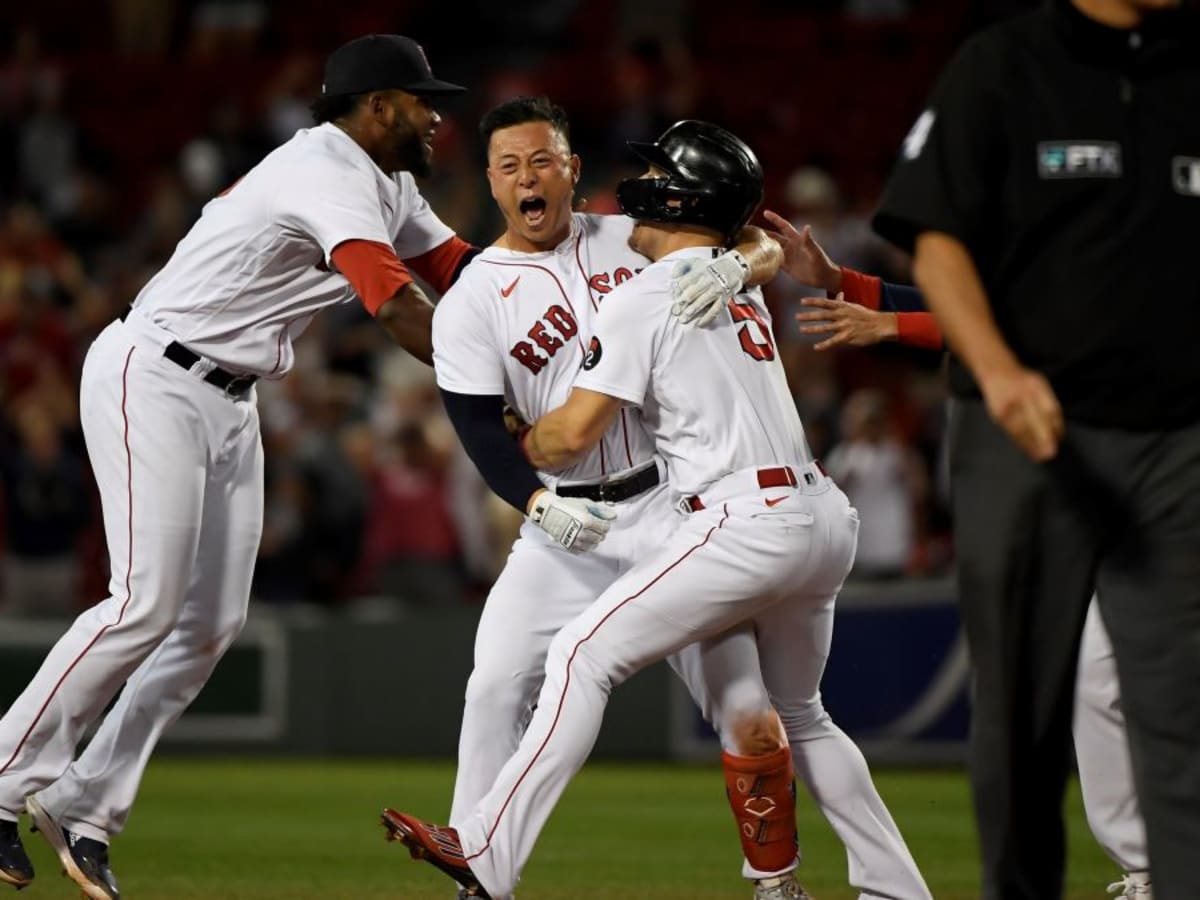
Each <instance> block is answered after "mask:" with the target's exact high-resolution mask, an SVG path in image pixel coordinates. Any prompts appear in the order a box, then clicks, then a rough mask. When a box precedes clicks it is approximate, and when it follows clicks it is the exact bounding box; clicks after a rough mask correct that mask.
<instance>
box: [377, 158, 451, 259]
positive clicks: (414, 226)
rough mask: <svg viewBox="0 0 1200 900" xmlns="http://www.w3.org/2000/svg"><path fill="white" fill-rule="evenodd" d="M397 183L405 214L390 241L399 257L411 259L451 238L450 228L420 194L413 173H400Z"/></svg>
mask: <svg viewBox="0 0 1200 900" xmlns="http://www.w3.org/2000/svg"><path fill="white" fill-rule="evenodd" d="M397 184H399V185H400V190H401V192H402V196H403V197H404V208H405V209H406V210H407V215H405V217H404V220H403V221H402V222H401V223H400V230H399V231H398V232H397V233H396V238H395V240H394V241H393V242H392V243H393V244H394V245H395V247H396V255H398V256H399V257H400V258H401V259H412V258H413V257H415V256H421V255H423V254H425V253H428V252H429V251H430V250H432V249H433V248H435V247H437V246H438V245H439V244H444V243H446V241H448V240H450V238H452V237H454V231H453V229H451V228H450V226H449V225H447V224H446V223H445V222H443V221H442V220H441V219H439V218H438V217H437V213H435V212H434V211H433V208H432V207H430V205H429V202H428V201H427V200H426V199H425V198H424V197H422V196H421V192H420V191H419V190H417V183H416V181H414V180H413V177H412V175H410V174H409V173H408V172H401V173H400V174H399V175H398V176H397Z"/></svg>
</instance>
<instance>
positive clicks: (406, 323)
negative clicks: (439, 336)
mask: <svg viewBox="0 0 1200 900" xmlns="http://www.w3.org/2000/svg"><path fill="white" fill-rule="evenodd" d="M375 321H377V322H378V323H379V324H380V325H381V326H382V327H383V329H384V330H385V331H386V332H387V333H388V334H389V335H390V336H391V338H392V340H393V341H395V342H396V343H397V344H399V345H400V346H401V347H403V348H404V349H405V350H407V351H408V352H409V353H411V354H412V355H413V356H415V357H416V358H417V359H419V360H420V361H421V362H423V363H425V364H426V365H428V366H432V365H433V338H432V332H433V304H432V303H430V302H429V298H428V297H426V296H425V292H424V291H422V290H421V289H420V288H419V287H417V285H416V284H414V283H411V282H410V283H409V284H406V285H405V286H404V287H402V288H401V289H400V291H399V292H398V293H397V294H396V296H394V297H392V298H391V299H390V300H388V301H386V302H385V303H384V304H383V305H382V306H381V307H379V311H378V312H377V313H375Z"/></svg>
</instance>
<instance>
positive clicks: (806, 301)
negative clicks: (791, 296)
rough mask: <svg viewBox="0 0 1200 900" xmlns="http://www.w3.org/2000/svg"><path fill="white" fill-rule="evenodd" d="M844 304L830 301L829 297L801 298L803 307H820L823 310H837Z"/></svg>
mask: <svg viewBox="0 0 1200 900" xmlns="http://www.w3.org/2000/svg"><path fill="white" fill-rule="evenodd" d="M841 304H842V301H840V300H830V299H829V298H828V297H801V298H800V305H801V306H819V307H820V308H821V309H837V308H838V307H839V306H840V305H841Z"/></svg>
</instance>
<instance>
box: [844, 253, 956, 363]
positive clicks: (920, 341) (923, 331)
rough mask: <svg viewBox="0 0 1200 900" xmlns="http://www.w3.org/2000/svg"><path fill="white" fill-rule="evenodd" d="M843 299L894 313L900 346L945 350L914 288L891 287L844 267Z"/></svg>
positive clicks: (921, 298) (937, 329)
mask: <svg viewBox="0 0 1200 900" xmlns="http://www.w3.org/2000/svg"><path fill="white" fill-rule="evenodd" d="M842 297H843V298H845V300H846V301H847V302H848V303H857V304H858V305H859V306H865V307H866V308H867V309H874V310H878V311H880V312H893V313H896V329H897V334H896V339H897V340H898V341H899V342H900V343H901V344H907V345H908V346H910V347H923V348H924V349H926V350H944V349H945V342H944V340H943V338H942V330H941V329H940V328H938V324H937V322H936V321H935V320H934V318H933V314H932V313H930V312H929V311H928V310H927V309H926V308H925V298H924V297H922V296H921V292H920V291H919V290H917V289H916V288H915V287H907V286H906V285H903V284H891V283H889V282H886V281H884V280H883V279H882V278H877V277H875V276H874V275H865V274H863V273H862V272H856V271H855V270H854V269H847V268H846V267H844V266H843V267H842Z"/></svg>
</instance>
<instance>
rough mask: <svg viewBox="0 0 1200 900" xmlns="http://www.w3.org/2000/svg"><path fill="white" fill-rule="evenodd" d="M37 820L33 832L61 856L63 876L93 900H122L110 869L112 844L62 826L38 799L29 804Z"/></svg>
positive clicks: (30, 810)
mask: <svg viewBox="0 0 1200 900" xmlns="http://www.w3.org/2000/svg"><path fill="white" fill-rule="evenodd" d="M25 808H26V809H27V810H29V815H30V816H31V817H32V818H33V830H34V831H36V832H38V833H39V834H41V836H42V837H44V838H45V839H46V840H47V841H48V842H49V844H50V846H51V847H53V848H54V852H55V853H57V854H58V860H59V862H61V863H62V866H63V874H65V875H66V876H67V877H68V878H70V879H71V880H72V881H74V882H75V883H76V884H77V885H79V887H80V889H81V890H82V891H83V896H84V897H87V898H90V900H121V891H120V889H118V888H117V879H116V878H115V877H114V876H113V873H112V869H110V868H109V867H108V844H104V843H101V842H100V841H95V840H92V839H91V838H85V837H81V836H80V835H78V834H75V833H74V832H73V831H67V829H65V828H63V827H62V826H61V825H59V824H58V823H57V822H56V821H54V819H53V818H52V817H51V816H50V814H49V813H48V812H46V810H45V808H44V807H43V806H42V805H41V804H40V803H38V801H37V798H36V797H29V798H27V799H26V800H25Z"/></svg>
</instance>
